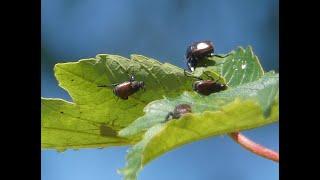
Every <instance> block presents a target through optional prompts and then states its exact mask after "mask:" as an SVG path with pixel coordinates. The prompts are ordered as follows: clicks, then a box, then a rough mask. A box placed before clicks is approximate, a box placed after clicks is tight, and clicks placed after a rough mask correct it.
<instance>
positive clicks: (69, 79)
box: [41, 48, 262, 150]
mask: <svg viewBox="0 0 320 180" xmlns="http://www.w3.org/2000/svg"><path fill="white" fill-rule="evenodd" d="M247 49H248V48H247ZM230 54H231V55H229V56H228V57H226V58H217V57H214V58H213V59H214V60H215V62H214V63H215V65H217V66H210V67H206V68H204V69H202V71H201V68H199V70H200V71H199V72H198V74H199V76H202V72H203V71H207V72H208V71H210V70H215V71H216V72H218V73H221V72H223V71H221V69H223V68H225V69H227V67H228V65H229V66H230V64H232V62H234V66H238V67H239V65H240V64H239V63H235V61H232V59H230V58H231V57H239V58H240V59H241V61H244V62H245V63H247V64H251V65H250V66H249V65H247V66H246V67H247V68H249V69H250V71H247V70H246V71H244V72H245V73H248V72H258V73H253V75H252V77H254V78H249V80H253V79H256V78H257V77H256V75H261V74H262V73H261V67H260V64H259V62H258V61H257V59H256V58H255V56H254V55H253V54H252V50H251V49H250V48H249V50H244V49H242V48H238V49H237V50H235V51H232V52H231V53H230ZM239 58H238V59H239ZM209 60H212V58H211V59H210V58H209ZM229 61H230V62H231V63H228V62H229ZM216 62H217V63H216ZM226 62H227V63H226ZM214 63H213V64H214ZM219 64H220V65H219ZM210 68H211V69H210ZM54 70H55V76H56V78H57V80H58V82H59V85H60V86H61V87H62V88H63V89H65V90H66V91H67V92H68V93H69V94H70V96H71V98H72V100H73V102H67V101H64V100H62V99H47V98H42V106H41V108H42V110H41V116H42V140H41V144H42V147H43V148H54V149H58V150H63V149H67V148H77V149H78V148H95V147H96V148H98V147H107V146H111V145H127V144H133V143H135V142H137V141H138V140H140V138H141V134H140V135H137V137H136V136H131V137H128V138H123V137H118V136H117V132H118V131H119V130H121V129H123V128H125V127H127V126H128V125H129V124H131V123H132V122H133V121H134V120H136V119H137V118H139V117H140V116H142V115H143V108H144V107H145V106H146V105H147V104H148V103H150V102H152V101H154V100H157V99H161V98H162V97H163V96H166V97H177V96H178V95H180V94H181V93H182V92H183V91H189V92H191V91H192V89H191V87H192V86H191V85H192V82H193V81H194V80H195V79H193V78H191V77H186V76H185V75H184V72H183V69H181V68H179V67H176V66H173V65H171V64H168V63H160V62H158V61H157V60H154V59H152V58H148V57H144V56H141V55H132V56H131V59H127V58H124V57H121V56H117V55H107V54H102V55H97V56H96V57H95V58H90V59H83V60H80V61H78V62H70V63H59V64H56V66H55V69H54ZM216 72H213V71H210V73H211V75H213V76H214V77H215V78H217V77H218V76H219V74H218V73H216ZM132 73H133V74H135V76H136V80H138V81H144V82H145V84H146V90H145V91H139V92H137V93H136V94H134V95H132V96H130V97H129V99H128V100H121V99H118V98H117V97H116V96H115V95H114V94H113V92H112V88H111V87H110V88H100V87H97V86H98V85H108V84H112V83H119V82H123V81H127V80H128V78H129V74H132ZM229 74H230V73H229ZM231 74H234V75H232V76H230V75H228V74H226V73H222V74H221V75H227V76H225V79H224V78H223V77H222V79H221V81H222V82H224V81H225V80H226V81H227V80H229V79H230V78H233V77H235V76H238V74H236V72H233V71H232V73H231ZM227 78H229V79H227ZM233 79H237V78H233ZM245 79H248V78H245ZM242 82H246V81H242ZM234 84H236V83H230V85H231V86H230V87H231V88H232V86H233V85H234ZM61 112H63V113H61ZM86 135H87V136H86ZM83 136H85V138H84V137H83Z"/></svg>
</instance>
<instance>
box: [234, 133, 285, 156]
mask: <svg viewBox="0 0 320 180" xmlns="http://www.w3.org/2000/svg"><path fill="white" fill-rule="evenodd" d="M229 136H230V137H231V138H232V139H233V140H234V141H235V142H237V143H238V144H240V145H241V146H242V147H244V148H245V149H247V150H249V151H251V152H252V153H254V154H256V155H258V156H261V157H264V158H267V159H270V160H272V161H275V162H279V153H277V152H275V151H273V150H271V149H268V148H266V147H263V146H261V145H259V144H257V143H255V142H253V141H252V140H250V139H248V138H247V137H246V136H244V135H243V134H241V133H239V132H234V133H230V134H229Z"/></svg>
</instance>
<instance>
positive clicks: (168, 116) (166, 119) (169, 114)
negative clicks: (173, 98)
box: [163, 112, 173, 123]
mask: <svg viewBox="0 0 320 180" xmlns="http://www.w3.org/2000/svg"><path fill="white" fill-rule="evenodd" d="M170 116H171V117H172V116H173V112H169V113H168V114H167V116H166V118H165V120H164V121H163V123H164V122H167V121H168V120H169V118H170Z"/></svg>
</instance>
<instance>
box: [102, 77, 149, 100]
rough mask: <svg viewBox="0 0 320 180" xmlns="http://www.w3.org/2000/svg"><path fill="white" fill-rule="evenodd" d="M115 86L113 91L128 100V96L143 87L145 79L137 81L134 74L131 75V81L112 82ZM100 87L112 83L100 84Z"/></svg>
mask: <svg viewBox="0 0 320 180" xmlns="http://www.w3.org/2000/svg"><path fill="white" fill-rule="evenodd" d="M111 86H113V87H114V88H113V93H114V94H115V95H116V96H118V97H119V98H121V99H123V100H127V99H128V97H129V96H130V95H132V94H134V93H136V92H137V91H139V90H140V89H143V88H144V87H145V86H144V82H143V81H135V78H134V76H133V75H131V77H130V79H129V81H126V82H123V83H116V84H112V85H111ZM98 87H110V85H109V86H108V85H100V86H98Z"/></svg>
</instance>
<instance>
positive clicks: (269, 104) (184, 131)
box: [119, 72, 279, 180]
mask: <svg viewBox="0 0 320 180" xmlns="http://www.w3.org/2000/svg"><path fill="white" fill-rule="evenodd" d="M278 86H279V77H278V74H274V73H273V72H270V73H267V74H266V75H264V76H263V77H262V78H261V79H259V80H257V81H254V82H250V83H247V84H243V85H240V86H237V87H235V88H231V89H229V90H226V91H223V92H220V93H216V94H212V95H210V96H207V97H203V96H200V95H196V94H193V93H187V92H186V93H184V94H183V95H182V96H180V97H178V98H174V99H163V100H158V101H155V102H152V103H150V104H149V105H148V106H147V107H146V108H145V110H144V111H145V113H146V114H145V115H144V116H142V117H140V118H138V119H137V120H136V121H135V122H134V123H132V124H131V125H129V126H128V127H127V128H125V129H122V130H121V131H119V136H121V137H130V136H132V135H136V134H139V133H143V132H145V135H144V138H143V139H142V140H141V141H140V142H139V143H137V144H136V145H134V146H133V147H132V149H131V150H130V152H129V153H128V156H127V165H126V167H125V168H124V169H122V170H120V172H121V173H122V174H123V175H124V177H125V179H128V180H129V179H135V178H136V175H137V173H138V172H139V171H140V170H141V169H142V167H143V166H144V165H145V164H146V163H148V162H149V161H151V160H152V159H154V158H156V157H158V156H159V155H161V154H163V153H165V152H168V151H170V150H172V149H173V148H176V147H178V146H181V145H183V144H186V143H190V142H193V141H196V140H199V139H203V138H207V137H211V136H215V135H220V134H226V133H230V132H235V131H242V130H247V129H251V128H256V127H260V126H263V125H267V124H270V123H273V122H275V121H277V120H278V99H277V98H278ZM182 103H184V104H190V105H191V107H192V113H188V114H186V115H185V116H183V117H182V118H180V119H178V120H170V121H169V122H167V123H163V122H164V119H165V117H166V115H167V114H168V112H170V111H172V109H173V108H174V107H175V106H176V105H178V104H182ZM177 137H178V138H177Z"/></svg>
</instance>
